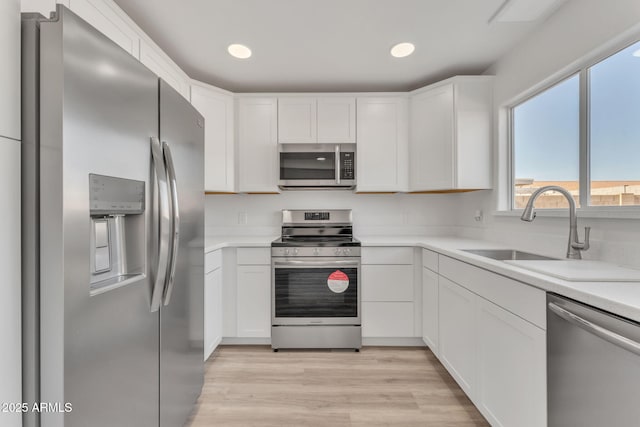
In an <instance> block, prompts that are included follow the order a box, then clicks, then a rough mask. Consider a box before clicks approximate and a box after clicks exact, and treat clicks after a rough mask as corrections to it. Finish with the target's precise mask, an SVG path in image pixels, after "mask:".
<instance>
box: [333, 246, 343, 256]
mask: <svg viewBox="0 0 640 427" xmlns="http://www.w3.org/2000/svg"><path fill="white" fill-rule="evenodd" d="M334 252H335V254H336V255H342V249H340V248H336V250H335V251H334Z"/></svg>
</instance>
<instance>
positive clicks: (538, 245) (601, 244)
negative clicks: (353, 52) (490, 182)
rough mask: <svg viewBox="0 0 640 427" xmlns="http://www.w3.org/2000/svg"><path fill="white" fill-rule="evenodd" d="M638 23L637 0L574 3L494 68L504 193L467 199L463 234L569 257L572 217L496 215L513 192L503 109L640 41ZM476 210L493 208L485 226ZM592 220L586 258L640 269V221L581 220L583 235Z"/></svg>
mask: <svg viewBox="0 0 640 427" xmlns="http://www.w3.org/2000/svg"><path fill="white" fill-rule="evenodd" d="M639 23H640V1H638V0H615V1H612V2H607V1H602V0H570V1H568V2H567V3H566V4H565V5H563V6H562V7H561V8H560V9H559V10H558V11H557V13H556V14H554V15H552V16H551V17H550V18H549V19H548V20H547V22H545V23H544V25H542V26H541V27H540V28H539V29H537V30H536V31H535V32H533V33H532V34H531V35H529V36H528V37H527V38H525V39H524V40H523V41H522V42H521V43H520V44H519V45H518V46H516V47H515V48H514V49H513V50H512V51H511V52H510V53H509V54H507V55H506V56H505V57H503V58H502V59H501V60H500V61H498V62H497V63H496V64H494V66H493V67H491V68H490V69H489V70H488V71H487V74H494V75H495V76H496V79H495V92H494V103H495V107H496V111H497V112H498V114H497V115H496V116H497V117H496V122H495V129H496V135H495V138H494V139H495V144H494V146H495V152H494V165H495V167H494V173H495V176H494V183H495V184H496V188H497V190H496V191H493V192H478V193H468V194H464V195H461V196H460V207H459V210H458V220H457V223H458V224H459V225H460V226H461V229H460V233H461V234H463V235H465V236H470V237H471V236H473V237H479V238H485V239H489V240H494V241H498V242H503V243H505V244H509V245H511V246H518V247H522V248H526V249H529V250H535V251H539V252H546V253H551V254H555V255H557V256H564V254H565V252H566V245H567V236H568V219H567V218H566V217H562V218H545V217H540V216H539V217H538V218H537V219H536V220H535V221H534V222H533V223H525V222H522V221H520V220H519V218H518V217H505V216H493V215H491V212H493V211H495V210H496V208H501V209H504V208H505V207H506V206H505V197H504V196H505V194H506V191H508V188H507V181H506V177H507V176H508V175H507V173H508V171H507V169H506V168H507V165H508V157H507V139H506V127H505V125H506V121H505V117H504V110H503V109H501V107H503V106H504V105H505V104H508V103H511V102H512V101H513V100H514V99H516V98H518V97H520V96H522V95H523V94H525V93H527V92H530V91H531V90H535V89H536V88H541V87H544V86H545V85H548V84H549V83H550V82H551V81H552V80H554V79H557V78H558V77H560V76H562V75H564V74H566V73H567V72H568V71H569V70H571V69H572V68H575V66H576V64H578V63H580V62H581V61H583V60H585V59H586V58H589V57H593V55H601V54H604V53H605V52H606V51H610V50H611V49H613V48H614V47H616V46H622V45H624V44H625V43H628V42H630V41H632V40H633V39H634V37H635V38H636V39H638V38H640V26H639ZM476 209H483V210H484V211H485V213H488V215H485V219H484V221H483V223H482V224H478V223H476V222H474V221H473V212H474V211H475V210H476ZM585 225H589V226H591V227H592V238H591V243H592V248H591V249H590V250H589V251H587V252H585V253H584V257H585V258H588V259H601V260H605V261H610V262H615V263H620V264H625V265H630V266H635V267H640V220H638V219H605V218H589V219H585V218H580V219H579V223H578V226H579V227H580V230H579V231H580V236H582V235H583V234H582V233H583V229H582V227H584V226H585Z"/></svg>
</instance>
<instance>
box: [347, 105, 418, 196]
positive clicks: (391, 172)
mask: <svg viewBox="0 0 640 427" xmlns="http://www.w3.org/2000/svg"><path fill="white" fill-rule="evenodd" d="M357 116H358V119H357V123H358V126H357V127H358V130H357V132H358V152H357V154H356V162H357V167H356V174H357V191H358V192H397V191H407V181H408V172H407V171H408V123H407V118H408V101H407V98H404V97H375V98H374V97H371V98H369V97H367V98H358V114H357Z"/></svg>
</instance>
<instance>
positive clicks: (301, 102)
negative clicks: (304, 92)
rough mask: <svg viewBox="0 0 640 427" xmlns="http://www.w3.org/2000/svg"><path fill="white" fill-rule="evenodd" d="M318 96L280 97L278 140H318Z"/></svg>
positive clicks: (284, 141) (297, 141) (292, 141)
mask: <svg viewBox="0 0 640 427" xmlns="http://www.w3.org/2000/svg"><path fill="white" fill-rule="evenodd" d="M316 108H317V105H316V98H298V97H291V98H278V142H280V143H300V142H307V143H315V142H317V133H316V132H317V127H316V126H317V115H316Z"/></svg>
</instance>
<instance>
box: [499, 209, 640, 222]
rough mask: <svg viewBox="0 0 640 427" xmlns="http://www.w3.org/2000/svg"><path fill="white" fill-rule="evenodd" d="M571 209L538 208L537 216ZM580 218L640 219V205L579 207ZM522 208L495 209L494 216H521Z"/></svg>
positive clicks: (561, 214) (553, 215) (564, 214)
mask: <svg viewBox="0 0 640 427" xmlns="http://www.w3.org/2000/svg"><path fill="white" fill-rule="evenodd" d="M568 211H569V209H568V208H567V209H536V216H537V217H541V218H565V217H568V216H569V214H568ZM577 214H578V217H579V218H596V219H597V218H601V219H640V206H629V207H623V208H590V209H580V208H578V209H577ZM521 215H522V209H514V210H508V211H495V212H493V216H498V217H520V216H521Z"/></svg>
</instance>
